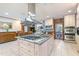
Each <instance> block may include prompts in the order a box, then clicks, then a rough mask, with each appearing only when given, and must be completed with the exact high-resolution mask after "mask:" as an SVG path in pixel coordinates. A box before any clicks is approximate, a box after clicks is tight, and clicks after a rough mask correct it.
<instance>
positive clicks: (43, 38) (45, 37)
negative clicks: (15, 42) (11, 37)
mask: <svg viewBox="0 0 79 59" xmlns="http://www.w3.org/2000/svg"><path fill="white" fill-rule="evenodd" d="M27 36H30V35H27ZM40 37H41V38H39V39H35V40H30V39H25V38H23V37H18V39H19V40H25V41H28V42H31V43H34V44H39V45H41V44H43V43H44V42H46V41H47V40H48V39H49V38H50V36H49V35H43V36H40Z"/></svg>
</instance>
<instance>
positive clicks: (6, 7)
mask: <svg viewBox="0 0 79 59" xmlns="http://www.w3.org/2000/svg"><path fill="white" fill-rule="evenodd" d="M32 9H33V8H32ZM68 10H72V12H71V13H68V12H67V11H68ZM75 10H76V3H36V4H35V11H36V12H35V13H36V19H37V20H38V21H40V20H44V19H46V18H47V16H49V17H54V18H59V17H63V16H64V15H67V14H73V13H75ZM7 14H8V15H7ZM23 15H25V16H27V15H28V4H27V3H0V16H5V17H10V18H19V17H20V16H23Z"/></svg>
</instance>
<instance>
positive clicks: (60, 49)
mask: <svg viewBox="0 0 79 59" xmlns="http://www.w3.org/2000/svg"><path fill="white" fill-rule="evenodd" d="M52 46H54V48H53V49H52V53H51V56H78V55H79V53H78V52H77V51H79V46H77V44H76V43H68V42H64V41H62V40H54V45H52ZM18 55H19V50H18V42H17V40H16V41H12V42H8V43H3V44H0V56H18Z"/></svg>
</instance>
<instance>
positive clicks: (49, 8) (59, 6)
mask: <svg viewBox="0 0 79 59" xmlns="http://www.w3.org/2000/svg"><path fill="white" fill-rule="evenodd" d="M68 10H72V12H71V14H73V13H75V11H74V10H76V3H38V4H36V16H37V19H45V18H46V17H47V16H50V17H54V18H60V17H63V16H64V15H67V14H69V13H68Z"/></svg>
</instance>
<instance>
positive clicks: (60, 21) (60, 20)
mask: <svg viewBox="0 0 79 59" xmlns="http://www.w3.org/2000/svg"><path fill="white" fill-rule="evenodd" d="M53 23H54V39H56V33H55V25H56V24H62V25H63V29H62V31H63V33H62V34H63V36H62V39H63V40H64V18H58V19H54V21H53Z"/></svg>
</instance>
